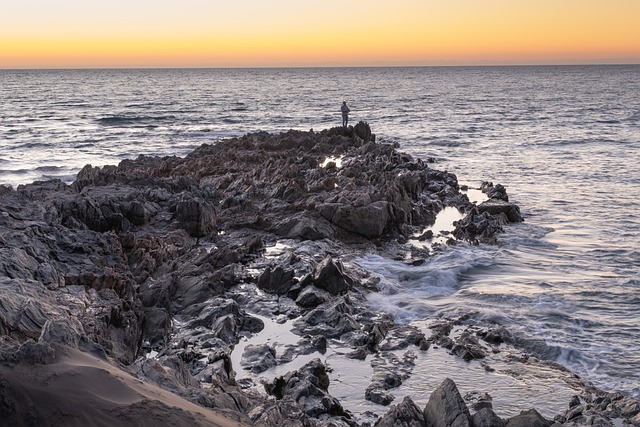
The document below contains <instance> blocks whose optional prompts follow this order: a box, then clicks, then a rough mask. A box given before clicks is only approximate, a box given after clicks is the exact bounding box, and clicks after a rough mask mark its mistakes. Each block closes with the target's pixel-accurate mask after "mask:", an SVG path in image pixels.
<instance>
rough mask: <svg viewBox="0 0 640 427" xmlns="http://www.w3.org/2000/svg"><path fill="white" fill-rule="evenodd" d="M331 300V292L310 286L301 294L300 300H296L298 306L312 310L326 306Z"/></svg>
mask: <svg viewBox="0 0 640 427" xmlns="http://www.w3.org/2000/svg"><path fill="white" fill-rule="evenodd" d="M330 299H331V294H330V293H329V292H327V291H324V290H322V289H318V288H316V287H315V286H313V285H309V286H307V287H305V288H304V289H303V290H302V291H301V292H300V294H299V295H298V298H296V304H298V305H300V306H302V307H307V308H312V307H317V306H319V305H320V304H324V303H325V302H328V301H329V300H330Z"/></svg>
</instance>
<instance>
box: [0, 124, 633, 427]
mask: <svg viewBox="0 0 640 427" xmlns="http://www.w3.org/2000/svg"><path fill="white" fill-rule="evenodd" d="M335 159H340V161H339V162H336V160H335ZM331 160H332V161H331ZM325 162H326V165H325V166H323V164H324V163H325ZM489 184H490V183H487V184H486V185H483V191H485V193H486V194H487V195H488V197H489V200H488V201H486V202H483V203H480V204H478V205H477V206H476V205H474V204H472V203H470V202H469V200H468V198H467V196H465V195H464V194H462V193H461V192H460V187H459V185H458V182H457V178H456V176H455V175H453V174H451V173H448V172H442V171H438V170H436V169H433V168H432V165H431V164H430V163H427V162H425V161H422V160H420V159H414V158H412V157H411V156H410V155H407V154H404V153H401V152H399V151H398V150H397V147H396V146H394V145H392V144H384V143H378V142H375V136H374V135H373V134H371V130H370V129H369V127H368V125H366V124H358V126H357V130H354V129H353V128H348V129H346V130H343V129H342V128H335V129H329V130H325V131H321V132H314V131H309V132H300V131H289V132H286V133H283V134H279V135H272V134H268V133H264V132H260V133H255V134H250V135H246V136H244V137H241V138H232V139H229V140H224V141H220V142H218V143H216V144H215V145H203V146H201V147H200V148H198V149H196V150H195V151H194V152H193V153H191V154H189V155H188V156H186V157H185V158H178V157H164V158H155V157H148V156H139V157H138V158H137V159H135V160H124V161H122V162H121V163H120V164H119V165H118V166H105V167H102V168H97V167H92V166H90V165H87V166H86V167H84V168H83V169H82V170H81V171H80V172H79V173H78V176H77V179H76V181H75V182H74V183H73V184H72V185H65V184H63V183H61V182H58V181H48V182H39V183H34V184H31V185H25V186H20V187H18V188H17V189H16V190H13V189H11V188H8V187H4V186H2V187H0V361H1V362H2V369H5V370H7V371H6V372H11V371H12V370H13V371H15V370H17V369H19V368H20V367H24V366H29V367H30V368H29V369H32V370H33V372H35V373H37V372H40V371H44V370H46V369H51V368H52V367H53V366H58V365H56V364H57V363H60V360H61V357H62V356H61V355H62V354H63V353H64V352H65V351H66V350H64V349H73V350H74V351H79V352H81V353H83V354H87V355H91V357H95V358H96V360H100V361H102V362H100V363H103V362H104V363H108V364H109V366H112V367H113V369H119V370H120V371H118V372H123V373H124V372H126V373H127V375H133V376H134V377H135V378H136V379H137V380H139V381H140V384H144V385H150V386H151V385H152V386H154V387H159V388H160V389H162V390H166V391H167V392H168V393H171V394H172V395H175V396H177V397H176V398H180V399H184V401H188V402H192V403H194V404H197V405H199V406H198V407H201V408H203V410H210V411H217V412H216V413H218V414H223V415H225V414H226V415H225V416H231V419H233V420H235V422H237V423H238V424H239V425H242V424H245V425H264V426H275V425H300V426H302V425H304V426H314V425H335V426H341V425H345V426H346V425H349V426H354V425H371V424H372V421H366V420H364V421H363V420H360V419H358V418H357V417H355V416H354V414H352V413H351V412H350V411H348V410H347V409H345V408H344V407H343V405H342V404H341V402H340V400H339V399H337V398H336V397H334V396H333V395H332V393H331V387H330V385H331V384H330V375H329V374H330V373H331V363H328V364H327V363H325V362H323V361H322V360H320V359H317V357H319V356H322V355H325V354H329V353H331V352H334V353H335V352H336V350H335V349H336V348H339V349H341V351H342V352H343V353H344V358H346V359H348V360H350V361H353V363H361V364H363V366H366V367H367V368H368V371H369V372H372V375H371V377H370V378H368V380H369V381H368V385H367V386H365V387H364V388H363V389H362V390H361V391H360V393H361V397H362V399H365V398H366V399H368V401H370V402H375V403H376V404H379V405H389V404H391V403H392V402H393V403H395V402H394V399H395V395H394V391H395V390H396V389H398V387H400V386H401V385H402V384H404V383H405V382H406V381H407V380H409V379H410V378H411V377H412V375H415V374H414V372H413V367H414V364H415V360H416V358H419V357H420V355H421V354H425V353H426V354H428V353H429V352H430V351H432V348H434V347H442V348H445V349H447V351H449V352H450V353H451V357H454V358H456V359H460V360H464V361H467V362H465V363H471V362H474V361H483V360H484V359H486V358H488V357H489V356H490V355H491V354H492V353H493V352H499V351H501V347H500V346H505V345H511V346H517V345H518V344H519V338H518V337H517V336H514V335H512V334H510V333H509V332H508V331H506V330H504V329H492V330H486V329H479V328H474V327H473V324H472V321H471V320H470V319H469V318H468V317H467V318H460V319H455V320H448V319H438V320H437V321H435V322H434V324H433V326H432V327H431V329H430V330H429V331H423V330H419V329H417V328H416V327H414V326H411V325H400V324H397V323H395V322H394V321H393V320H392V319H390V318H389V317H388V316H385V315H383V314H381V313H374V312H372V311H371V309H370V308H368V305H367V304H366V296H367V295H368V294H370V293H371V292H375V291H376V284H377V279H376V278H375V277H372V275H371V274H369V273H368V272H366V271H363V270H362V269H361V268H359V267H358V266H357V265H355V264H353V263H351V262H350V260H352V259H353V257H354V256H358V255H362V254H370V253H375V254H380V255H382V256H389V257H399V258H401V259H412V260H414V261H413V262H415V263H417V264H420V263H423V262H425V259H427V258H428V257H429V253H428V251H422V252H420V251H417V250H416V249H415V248H413V247H411V246H410V245H409V244H407V240H408V239H409V238H410V237H412V236H414V235H419V234H423V230H424V228H425V226H428V225H430V224H432V223H433V221H434V220H435V217H436V215H437V213H438V212H439V211H441V210H442V209H443V208H444V207H447V206H453V207H456V208H457V209H458V210H459V211H460V212H464V213H465V218H464V219H462V220H461V221H458V223H457V226H456V229H455V230H454V231H453V233H452V236H451V239H450V241H451V242H452V243H454V244H455V242H461V241H468V242H471V243H479V242H484V243H491V242H495V238H496V234H497V233H499V232H500V231H501V230H502V229H503V227H504V226H506V225H507V224H509V223H510V222H518V221H521V220H522V216H521V214H520V211H519V208H518V207H517V206H516V205H514V204H513V203H510V202H509V201H508V196H507V194H506V190H505V189H504V187H503V186H501V185H500V184H498V185H495V186H494V185H493V184H490V185H489ZM425 238H427V237H425ZM281 242H288V244H289V245H290V247H291V248H293V249H286V247H285V249H278V248H279V245H281V244H282V243H281ZM390 254H392V255H390ZM264 319H268V320H264ZM269 322H274V324H276V325H278V324H287V325H290V330H291V332H292V333H293V334H295V335H296V336H297V339H296V340H295V342H293V343H292V344H290V345H289V346H288V347H287V348H286V349H285V351H281V350H280V349H277V348H276V346H275V343H274V342H271V341H269V340H265V341H264V342H259V343H257V344H248V345H246V346H244V347H243V350H242V354H241V355H240V356H236V355H235V354H234V349H236V348H238V346H239V345H240V343H241V342H242V341H243V340H246V339H248V338H250V337H254V336H261V334H268V333H270V330H269V328H270V327H272V326H270V324H267V323H269ZM460 328H462V331H460V330H459V329H460ZM305 357H306V358H307V359H305ZM298 360H300V361H301V362H300V363H298V365H297V367H296V368H295V369H293V368H292V369H290V370H288V372H286V373H278V374H277V375H276V374H275V373H274V372H275V370H277V369H286V365H287V364H288V363H297V361H298ZM234 361H235V362H234ZM304 361H306V362H304ZM302 362H304V363H302ZM482 363H484V362H482ZM514 363H530V359H529V358H528V356H522V357H520V359H518V360H517V361H515V359H514ZM283 365H284V366H283ZM365 371H366V370H365ZM487 371H488V372H490V367H489V366H488V365H487ZM3 372H4V371H3ZM279 372H280V371H279ZM245 373H246V374H247V375H248V374H258V373H259V374H261V375H271V376H270V377H269V378H270V379H269V381H267V382H266V383H265V386H264V387H263V389H262V390H257V388H259V387H256V386H257V383H258V382H257V381H254V380H253V379H251V378H250V377H246V378H245V377H243V375H244V374H245ZM114 375H115V374H114ZM3 378H4V377H3ZM7 378H10V377H9V376H7ZM11 378H13V377H11ZM16 381H18V382H19V380H16ZM574 381H575V384H576V388H579V389H580V390H581V391H583V392H582V393H581V394H580V397H579V398H578V399H577V401H576V402H573V403H574V404H573V406H572V407H571V408H569V409H568V410H567V412H566V413H564V414H558V416H557V417H556V419H554V420H553V422H555V423H556V424H561V425H563V424H564V425H583V424H588V423H591V424H594V423H601V424H602V425H607V424H603V423H606V422H610V420H612V419H622V420H624V421H625V422H628V423H631V424H633V423H635V425H640V406H639V404H638V402H637V401H635V400H633V399H631V398H628V397H624V396H619V395H615V394H607V393H603V392H600V391H598V390H595V389H594V388H593V387H590V386H589V385H588V384H586V383H584V382H581V381H580V380H579V379H575V380H574ZM17 385H22V384H18V383H15V382H14V383H12V382H11V381H9V380H5V379H3V380H2V381H0V419H3V420H10V421H9V425H38V423H39V421H41V420H43V419H46V417H47V416H48V415H50V414H48V413H46V409H45V407H44V406H43V407H39V406H38V405H36V404H35V403H34V402H33V401H29V400H28V399H27V398H26V397H25V398H24V400H23V401H21V400H20V396H18V395H15V393H14V391H15V387H16V386H17ZM479 388H480V389H481V386H479ZM150 395H151V394H150ZM25 396H26V395H25ZM79 399H80V397H79ZM476 401H479V400H478V399H476ZM154 402H155V403H154ZM167 402H168V401H167ZM486 402H487V399H485V400H484V404H478V406H472V408H471V409H472V410H473V411H474V413H473V414H471V412H470V411H469V408H468V407H467V406H466V403H465V402H464V400H463V399H462V398H461V397H460V395H459V392H458V391H457V388H456V386H455V384H454V383H453V381H451V380H448V381H445V382H443V383H442V385H440V387H438V388H436V389H435V390H433V392H432V393H431V398H430V399H429V401H428V403H427V404H426V406H425V407H422V408H420V407H418V406H417V405H416V403H414V402H413V401H412V400H411V399H404V400H403V401H402V402H400V403H399V404H397V405H395V406H392V407H391V408H390V409H389V410H388V412H387V414H386V415H384V416H383V417H381V418H380V419H379V420H378V423H377V424H376V425H381V426H387V425H394V426H395V425H397V426H430V425H460V426H463V425H470V426H485V425H487V426H493V425H495V426H500V425H513V426H516V425H538V424H526V423H539V424H540V425H550V424H551V422H552V421H551V420H545V419H544V418H542V417H541V416H539V415H540V414H537V413H536V412H531V411H530V412H527V413H526V414H522V415H518V416H516V417H512V418H510V419H506V420H502V419H500V418H499V417H498V416H497V415H496V413H495V412H493V411H494V410H496V411H497V410H498V409H499V408H492V407H491V405H490V403H489V404H486ZM489 402H490V400H489ZM84 403H85V406H88V407H91V405H87V404H86V402H84ZM476 403H477V402H476ZM81 404H83V401H82V400H79V401H78V405H81ZM30 405H31V406H30ZM167 405H169V404H168V403H166V402H161V401H154V400H153V399H151V400H148V399H147V400H140V401H138V402H136V403H135V404H133V406H129V407H128V408H129V409H128V410H129V412H126V411H125V409H123V408H121V409H122V411H125V412H126V413H127V414H128V415H127V416H129V417H131V420H132V422H134V419H135V417H136V416H142V415H141V414H142V413H143V411H142V409H143V408H147V409H149V408H151V409H152V408H154V407H155V408H166V407H169V406H171V405H169V406H167ZM25 408H31V409H25ZM163 410H164V409H163ZM122 411H121V412H122ZM385 411H386V409H385ZM136 414H137V415H136ZM65 416H66V417H68V418H64V417H65ZM185 416H186V415H185ZM186 417H187V418H189V417H191V415H189V416H186ZM189 419H190V420H191V418H189ZM73 420H74V418H73V415H63V416H62V418H61V422H62V423H64V422H69V423H73V422H74V421H73ZM545 422H546V423H548V424H544V423H545ZM501 423H502V424H501ZM523 423H525V424H523ZM581 423H582V424H581ZM191 425H212V424H207V422H205V421H203V419H202V418H201V417H200V415H198V416H193V419H192V424H191ZM213 425H217V424H213ZM596 425H597V424H596Z"/></svg>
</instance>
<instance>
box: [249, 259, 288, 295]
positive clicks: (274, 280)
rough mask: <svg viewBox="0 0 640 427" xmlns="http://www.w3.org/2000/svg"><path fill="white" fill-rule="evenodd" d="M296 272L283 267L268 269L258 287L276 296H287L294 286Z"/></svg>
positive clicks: (262, 275) (261, 276) (261, 277)
mask: <svg viewBox="0 0 640 427" xmlns="http://www.w3.org/2000/svg"><path fill="white" fill-rule="evenodd" d="M294 276H295V272H294V271H293V270H291V269H287V270H285V269H284V268H283V267H282V266H279V265H278V266H276V267H275V268H273V269H272V268H271V267H267V268H266V270H265V271H264V272H263V273H262V274H261V275H260V278H259V279H258V287H259V288H260V289H262V290H264V291H266V292H269V293H272V294H276V295H286V294H287V292H289V290H290V289H291V287H292V286H293V284H294Z"/></svg>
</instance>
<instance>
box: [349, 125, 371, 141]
mask: <svg viewBox="0 0 640 427" xmlns="http://www.w3.org/2000/svg"><path fill="white" fill-rule="evenodd" d="M353 130H354V132H355V133H356V135H358V137H359V138H360V139H362V140H363V141H364V142H369V141H370V140H371V139H372V138H371V127H369V124H368V123H367V122H363V121H359V122H358V123H356V125H355V126H354V127H353Z"/></svg>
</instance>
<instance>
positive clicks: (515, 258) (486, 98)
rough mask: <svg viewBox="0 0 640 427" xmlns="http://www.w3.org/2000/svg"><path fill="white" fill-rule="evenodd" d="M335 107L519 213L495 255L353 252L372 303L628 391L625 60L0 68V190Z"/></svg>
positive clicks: (638, 363) (636, 118) (633, 260)
mask: <svg viewBox="0 0 640 427" xmlns="http://www.w3.org/2000/svg"><path fill="white" fill-rule="evenodd" d="M342 101H347V103H348V105H349V107H350V108H351V117H350V120H351V123H355V122H357V121H359V120H364V121H367V122H368V123H369V124H370V125H371V127H372V130H373V132H374V133H376V135H377V138H378V140H379V141H386V142H395V143H398V144H399V145H400V149H401V150H403V151H406V152H409V153H411V154H412V155H413V156H415V157H421V158H427V157H433V158H435V159H436V161H437V164H436V165H434V167H436V168H439V169H446V170H448V171H450V172H453V173H455V174H456V175H457V176H458V179H459V181H460V183H461V184H466V185H469V187H470V188H472V189H473V188H477V187H478V186H479V185H480V184H481V182H482V181H492V182H494V183H501V184H503V185H505V186H506V187H507V190H508V193H509V196H510V200H511V201H513V202H516V203H517V204H518V205H519V206H520V208H521V210H522V213H523V214H524V218H525V222H524V223H521V224H514V225H510V226H508V227H506V228H505V233H504V234H502V235H501V236H500V239H499V243H498V245H492V246H488V245H479V246H471V245H467V244H461V245H458V246H454V247H448V248H447V247H446V248H445V250H444V251H442V252H441V253H439V254H437V255H435V256H433V257H431V258H430V259H428V260H427V261H426V262H425V263H424V264H423V265H421V266H411V265H407V264H405V263H402V262H398V261H393V260H389V259H384V258H381V257H379V256H376V255H368V256H364V257H362V258H360V259H355V260H353V261H354V262H356V263H358V264H359V265H361V266H362V267H365V268H367V269H369V270H370V271H372V272H373V273H374V274H377V275H379V277H380V278H381V282H380V293H379V294H377V295H373V296H372V297H371V299H370V301H369V302H370V304H371V305H372V306H373V307H374V308H376V309H379V310H382V311H386V312H388V313H390V314H392V315H393V316H394V317H395V318H396V320H397V321H399V322H407V323H411V322H412V323H416V324H420V322H424V321H426V320H428V319H433V318H438V317H449V318H455V317H456V316H458V315H461V314H468V313H471V316H472V317H471V320H472V321H473V322H475V323H477V324H480V325H496V324H497V325H502V326H504V327H505V328H507V329H508V330H509V331H511V332H512V333H513V334H515V335H516V336H518V337H519V339H521V342H522V343H523V345H524V346H525V348H527V347H528V348H527V350H528V351H530V352H531V353H532V354H534V355H535V356H537V357H538V358H541V359H543V360H552V361H557V362H559V363H561V364H563V365H565V366H566V367H568V368H570V369H572V370H573V371H575V372H577V373H578V374H580V375H581V376H583V377H584V378H586V379H588V380H590V381H592V382H594V383H595V384H596V385H597V386H599V387H601V388H603V389H605V390H611V391H621V392H624V393H626V394H629V395H632V396H635V397H640V251H639V249H638V248H639V247H640V203H639V202H638V195H637V194H636V190H637V189H638V185H639V184H640V167H639V166H638V159H639V158H640V66H637V65H630V66H557V67H554V66H545V67H434V68H428V67H427V68H318V69H307V68H299V69H224V70H218V69H211V70H210V69H185V70H174V69H167V70H5V71H0V184H8V185H12V186H14V187H16V186H18V185H20V184H25V183H28V182H31V181H34V180H43V179H52V178H57V179H62V180H63V181H65V182H71V181H73V179H74V176H75V174H76V173H77V172H78V171H79V170H80V168H82V166H84V165H85V164H93V165H94V166H98V165H105V164H117V163H118V162H119V161H120V160H122V159H125V158H135V157H137V156H138V155H139V154H145V155H158V156H166V155H177V156H184V155H186V154H187V153H188V152H190V151H191V150H193V149H194V148H195V147H198V146H199V145H200V144H202V143H215V142H216V141H217V140H219V139H220V138H224V137H230V136H239V135H242V134H245V133H247V132H253V131H260V130H264V131H272V132H280V131H286V130H288V129H299V130H309V129H315V130H321V129H325V128H328V127H332V126H337V125H340V124H341V116H340V105H341V103H342ZM430 357H431V356H430ZM414 376H416V375H414Z"/></svg>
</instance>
